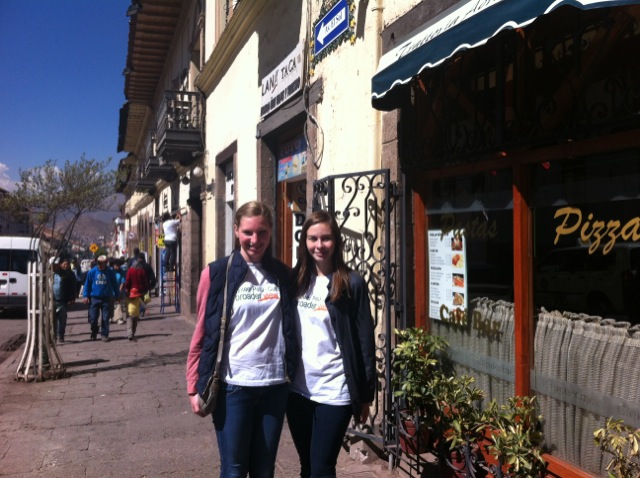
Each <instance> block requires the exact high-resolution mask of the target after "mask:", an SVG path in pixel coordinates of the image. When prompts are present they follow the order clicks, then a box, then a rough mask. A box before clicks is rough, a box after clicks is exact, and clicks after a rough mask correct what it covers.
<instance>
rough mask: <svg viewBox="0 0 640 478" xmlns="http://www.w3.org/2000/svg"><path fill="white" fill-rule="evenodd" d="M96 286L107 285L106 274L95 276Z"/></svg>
mask: <svg viewBox="0 0 640 478" xmlns="http://www.w3.org/2000/svg"><path fill="white" fill-rule="evenodd" d="M96 285H107V275H106V274H98V275H97V276H96Z"/></svg>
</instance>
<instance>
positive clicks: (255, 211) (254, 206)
mask: <svg viewBox="0 0 640 478" xmlns="http://www.w3.org/2000/svg"><path fill="white" fill-rule="evenodd" d="M256 216H262V217H263V218H264V219H265V220H266V221H267V224H269V228H271V229H273V215H272V214H271V209H269V208H268V207H267V206H266V205H265V204H262V203H261V202H258V201H249V202H247V203H244V204H243V205H242V206H240V207H239V208H238V210H237V211H236V215H235V219H234V224H235V225H236V227H240V221H241V220H242V219H243V218H245V217H256Z"/></svg>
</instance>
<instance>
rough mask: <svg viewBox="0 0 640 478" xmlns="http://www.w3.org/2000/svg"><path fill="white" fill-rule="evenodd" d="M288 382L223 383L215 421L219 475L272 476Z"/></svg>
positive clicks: (229, 476) (260, 477) (282, 421)
mask: <svg viewBox="0 0 640 478" xmlns="http://www.w3.org/2000/svg"><path fill="white" fill-rule="evenodd" d="M288 394H289V385H288V384H287V383H283V384H280V385H271V386H268V387H240V386H238V385H229V384H226V383H224V382H221V383H220V391H219V395H218V400H217V403H216V409H215V411H214V412H213V424H214V426H215V429H216V437H217V439H218V451H219V453H220V463H221V466H220V478H232V477H234V478H235V477H242V478H244V477H246V476H247V473H249V475H250V476H251V478H272V477H273V474H274V468H275V462H276V453H277V452H278V444H279V442H280V434H281V432H282V424H283V423H284V413H285V409H286V407H287V396H288Z"/></svg>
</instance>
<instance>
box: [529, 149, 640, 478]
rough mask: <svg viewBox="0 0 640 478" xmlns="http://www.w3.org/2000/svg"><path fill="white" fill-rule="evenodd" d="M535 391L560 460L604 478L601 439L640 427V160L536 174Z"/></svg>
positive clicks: (552, 167) (609, 158)
mask: <svg viewBox="0 0 640 478" xmlns="http://www.w3.org/2000/svg"><path fill="white" fill-rule="evenodd" d="M531 177H532V183H533V184H532V185H533V188H532V191H533V193H532V201H531V207H532V213H533V246H534V247H533V259H534V263H533V287H532V289H533V298H534V304H535V306H536V309H535V310H536V328H535V339H534V373H533V376H532V388H533V390H534V393H535V394H536V395H537V396H538V402H539V403H540V407H541V410H540V411H541V413H542V415H543V416H544V418H545V424H544V435H545V439H546V440H547V444H548V445H549V446H550V447H551V449H552V450H553V454H554V455H556V456H558V457H559V458H562V459H565V460H567V461H570V462H571V463H574V464H576V465H577V466H579V467H581V468H582V469H585V470H587V471H589V472H591V473H594V474H596V475H600V476H604V475H606V473H605V472H604V465H606V463H607V459H606V457H604V458H603V456H602V454H601V453H599V451H598V450H597V447H596V446H595V444H594V441H593V432H594V431H595V430H596V429H598V428H600V427H602V426H604V423H605V419H606V418H607V417H609V416H614V417H615V418H621V419H623V420H625V422H626V423H628V424H630V425H632V426H635V427H639V426H640V407H639V406H638V404H639V403H640V400H639V399H640V395H638V390H640V379H638V378H637V377H638V376H639V374H638V373H637V364H638V361H639V359H640V325H638V324H639V323H640V305H639V304H640V301H639V300H638V296H639V293H640V276H639V269H640V154H638V153H637V152H631V153H625V154H618V155H600V156H593V157H588V158H581V159H575V160H570V161H564V162H559V163H556V162H551V163H543V164H539V165H535V166H534V167H533V174H532V176H531Z"/></svg>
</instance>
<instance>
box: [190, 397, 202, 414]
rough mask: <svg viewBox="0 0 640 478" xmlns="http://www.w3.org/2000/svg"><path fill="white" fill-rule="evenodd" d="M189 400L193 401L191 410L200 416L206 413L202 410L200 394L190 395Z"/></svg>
mask: <svg viewBox="0 0 640 478" xmlns="http://www.w3.org/2000/svg"><path fill="white" fill-rule="evenodd" d="M189 401H190V402H191V411H192V412H193V413H195V414H196V415H198V416H199V417H204V413H202V410H201V409H200V399H199V397H198V394H197V393H196V394H195V395H189Z"/></svg>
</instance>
